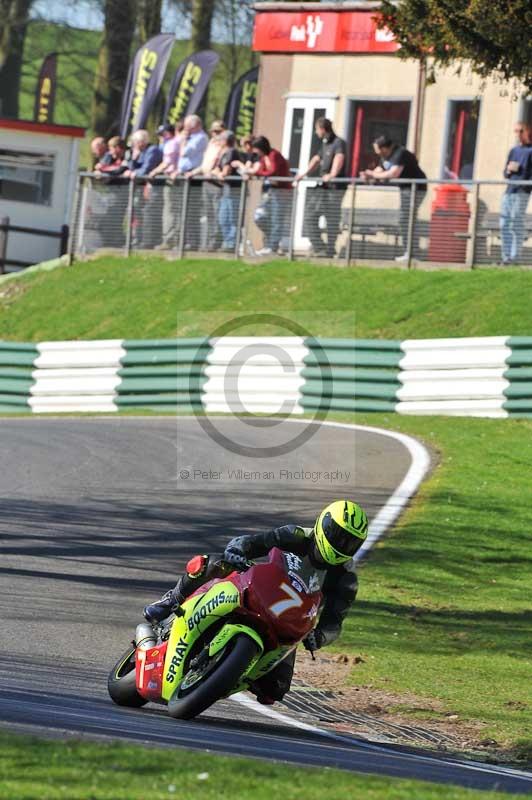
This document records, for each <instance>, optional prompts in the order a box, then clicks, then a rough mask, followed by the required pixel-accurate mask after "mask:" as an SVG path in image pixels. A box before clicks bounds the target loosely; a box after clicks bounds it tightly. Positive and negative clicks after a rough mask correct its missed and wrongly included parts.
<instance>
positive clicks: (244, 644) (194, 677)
mask: <svg viewBox="0 0 532 800" xmlns="http://www.w3.org/2000/svg"><path fill="white" fill-rule="evenodd" d="M258 650H259V648H258V646H257V643H256V642H254V641H253V639H250V637H249V636H246V635H245V634H240V635H239V636H235V637H234V639H232V640H231V642H230V643H229V644H228V646H227V647H226V648H225V649H224V650H222V651H221V652H220V653H217V654H216V655H215V656H212V657H211V658H210V659H209V661H208V662H207V663H206V664H205V665H204V667H203V668H202V670H201V674H200V673H199V672H195V673H192V672H188V673H187V674H186V675H185V677H184V679H183V681H182V682H181V684H180V686H178V688H177V689H176V691H175V692H174V694H173V695H172V697H171V698H170V700H169V701H168V713H169V714H170V716H171V717H174V718H175V719H192V718H193V717H196V716H197V715H198V714H201V712H202V711H205V709H206V708H209V706H212V704H213V703H215V702H216V701H217V700H220V699H221V698H222V697H225V696H226V695H228V694H229V693H230V691H231V689H233V687H234V686H236V685H237V683H238V681H239V679H240V676H241V675H242V674H243V673H244V672H245V671H246V669H247V667H249V665H250V664H251V662H252V661H253V659H254V658H255V657H256V655H257V653H258Z"/></svg>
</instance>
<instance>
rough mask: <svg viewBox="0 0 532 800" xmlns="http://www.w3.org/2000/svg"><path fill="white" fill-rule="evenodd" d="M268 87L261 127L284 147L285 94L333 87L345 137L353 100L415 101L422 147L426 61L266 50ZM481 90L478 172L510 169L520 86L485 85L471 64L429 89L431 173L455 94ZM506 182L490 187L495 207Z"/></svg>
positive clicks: (425, 152) (486, 195)
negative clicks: (420, 99) (420, 92)
mask: <svg viewBox="0 0 532 800" xmlns="http://www.w3.org/2000/svg"><path fill="white" fill-rule="evenodd" d="M261 64H262V69H261V78H260V81H261V88H260V95H259V104H258V112H257V131H260V132H264V133H266V135H268V136H270V138H271V141H272V143H274V145H275V146H277V147H279V146H280V145H281V140H282V131H283V126H284V117H285V111H284V109H285V97H284V96H285V95H288V94H289V95H291V96H297V95H299V94H301V95H302V96H307V97H308V96H311V95H313V94H315V95H320V94H322V95H323V94H328V96H329V97H335V98H336V106H335V114H334V122H335V125H336V129H337V131H338V133H339V134H340V135H341V136H346V135H348V134H349V131H348V130H347V124H348V122H347V108H348V101H349V100H350V99H352V98H362V99H364V98H365V99H379V98H383V99H386V98H389V99H404V100H411V102H412V108H411V117H410V127H409V137H408V145H409V147H411V148H413V147H414V142H415V116H416V95H417V83H418V64H417V62H414V61H406V62H404V61H401V60H400V59H399V58H398V57H397V56H395V55H365V54H361V55H356V54H354V55H335V54H306V53H298V54H297V55H278V54H264V55H262V57H261ZM477 97H480V98H481V100H480V117H479V127H478V133H477V147H476V160H475V170H474V177H475V178H477V179H484V180H501V179H502V168H503V165H504V162H505V159H506V156H507V153H508V150H509V148H510V147H511V146H512V145H513V141H514V137H513V133H512V130H513V125H514V123H515V121H516V120H517V118H518V116H519V100H518V99H517V98H515V90H514V88H513V87H510V86H509V85H506V84H501V83H496V82H495V81H493V80H490V81H486V82H485V83H484V84H482V82H481V80H480V79H479V78H478V77H475V76H473V75H472V73H471V72H470V70H469V69H468V68H467V67H466V66H464V68H463V69H462V73H461V74H460V75H457V74H456V69H454V68H453V69H449V70H446V71H441V72H440V73H439V74H438V77H437V82H436V83H435V84H433V85H430V86H427V87H426V88H425V96H424V104H423V112H422V117H421V138H420V147H419V151H418V156H419V161H420V163H421V166H422V167H423V169H424V170H425V172H426V173H427V176H428V177H429V178H435V179H439V178H440V177H441V174H442V166H443V157H444V154H443V147H444V143H445V141H446V131H447V120H448V112H449V101H450V100H474V99H475V98H477ZM501 192H502V187H492V188H486V189H482V195H481V196H482V199H483V200H484V201H485V202H486V203H487V205H488V206H489V208H490V209H495V208H497V207H498V203H499V201H500V195H501Z"/></svg>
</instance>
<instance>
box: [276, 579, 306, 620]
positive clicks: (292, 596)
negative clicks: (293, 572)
mask: <svg viewBox="0 0 532 800" xmlns="http://www.w3.org/2000/svg"><path fill="white" fill-rule="evenodd" d="M279 589H282V590H283V592H284V593H285V594H287V595H288V598H289V599H288V600H279V601H278V602H277V603H274V604H273V605H272V606H270V611H271V612H272V614H273V615H274V616H276V617H280V616H281V614H284V612H285V611H288V609H289V608H299V606H302V605H303V598H302V597H300V596H299V594H298V593H297V592H296V590H295V589H293V588H292V586H289V585H288V584H287V583H281V585H280V586H279Z"/></svg>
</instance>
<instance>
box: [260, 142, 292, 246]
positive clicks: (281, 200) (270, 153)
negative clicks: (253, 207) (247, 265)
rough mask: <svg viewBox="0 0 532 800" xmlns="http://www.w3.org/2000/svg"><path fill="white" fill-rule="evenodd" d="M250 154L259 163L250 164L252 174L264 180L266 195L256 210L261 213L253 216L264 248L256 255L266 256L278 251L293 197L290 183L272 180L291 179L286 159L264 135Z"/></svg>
mask: <svg viewBox="0 0 532 800" xmlns="http://www.w3.org/2000/svg"><path fill="white" fill-rule="evenodd" d="M251 145H252V150H253V153H255V155H256V156H257V157H258V161H257V162H256V163H255V164H253V165H252V170H251V171H252V172H253V174H255V175H259V176H261V177H263V178H265V181H264V189H265V190H266V192H267V194H266V197H264V198H263V201H262V203H261V205H260V206H259V208H261V209H262V210H263V212H264V213H263V214H257V212H258V211H259V209H257V212H256V214H255V222H256V223H257V225H258V226H259V228H260V229H261V230H262V231H263V233H264V237H265V241H264V247H263V248H262V249H261V250H258V251H257V255H259V256H266V255H270V253H275V252H277V251H278V250H279V247H280V245H281V240H282V238H283V236H284V232H285V230H286V227H287V224H288V221H289V218H290V201H291V198H292V192H291V189H292V182H291V181H289V180H284V181H277V180H275V178H290V165H289V164H288V161H287V160H286V158H285V157H284V156H283V155H282V154H281V153H280V152H279V151H278V150H275V149H274V148H273V147H272V146H271V145H270V142H269V141H268V139H267V138H266V137H265V136H257V137H256V138H255V139H253V141H252V143H251Z"/></svg>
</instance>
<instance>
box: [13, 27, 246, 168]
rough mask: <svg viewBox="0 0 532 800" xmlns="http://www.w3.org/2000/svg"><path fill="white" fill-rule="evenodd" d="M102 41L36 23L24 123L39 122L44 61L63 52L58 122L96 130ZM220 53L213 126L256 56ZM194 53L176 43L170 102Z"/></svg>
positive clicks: (93, 34)
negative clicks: (180, 69) (36, 108)
mask: <svg viewBox="0 0 532 800" xmlns="http://www.w3.org/2000/svg"><path fill="white" fill-rule="evenodd" d="M100 38H101V33H100V32H98V31H88V30H80V29H77V28H69V27H67V26H64V25H57V24H55V23H49V22H43V21H41V20H33V21H32V22H31V24H30V25H29V26H28V33H27V36H26V41H25V46H24V65H23V77H22V86H21V92H20V111H19V115H20V117H21V119H33V104H34V99H35V89H36V86H37V76H38V74H39V70H40V67H41V63H42V60H43V58H44V57H45V56H46V55H47V54H48V53H52V52H57V53H59V59H58V69H57V77H58V80H57V97H56V109H55V118H54V121H55V122H57V123H58V124H63V125H81V126H84V127H86V126H88V125H89V124H90V107H91V98H92V85H93V79H94V70H95V68H96V59H97V56H98V48H99V44H100ZM214 49H215V50H217V51H218V52H219V53H220V56H221V60H220V63H219V65H218V67H217V69H216V72H215V74H214V77H213V80H212V82H211V84H210V89H209V102H208V106H207V114H206V118H207V120H208V121H210V120H211V119H213V118H214V117H219V116H221V115H222V114H223V111H224V108H225V102H226V99H227V95H228V93H229V89H230V87H231V85H232V83H233V82H234V80H235V79H236V77H238V76H239V75H241V74H242V73H243V72H245V71H246V70H247V69H249V68H250V67H251V66H252V59H253V56H254V54H253V53H252V52H251V51H250V49H249V48H248V47H236V48H235V49H234V51H231V49H230V48H229V46H228V45H214ZM189 52H190V50H189V42H188V41H176V42H175V44H174V47H173V50H172V55H171V58H170V61H169V63H168V67H167V71H166V77H165V80H164V82H163V87H162V91H163V93H164V96H166V94H167V92H168V89H169V87H170V83H171V80H172V77H173V74H174V72H175V70H176V68H177V66H178V64H179V62H180V61H182V59H183V58H184V57H185V56H186V55H188V53H189ZM233 76H236V77H233ZM83 158H84V161H83V166H87V159H88V150H87V149H84V151H83Z"/></svg>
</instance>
